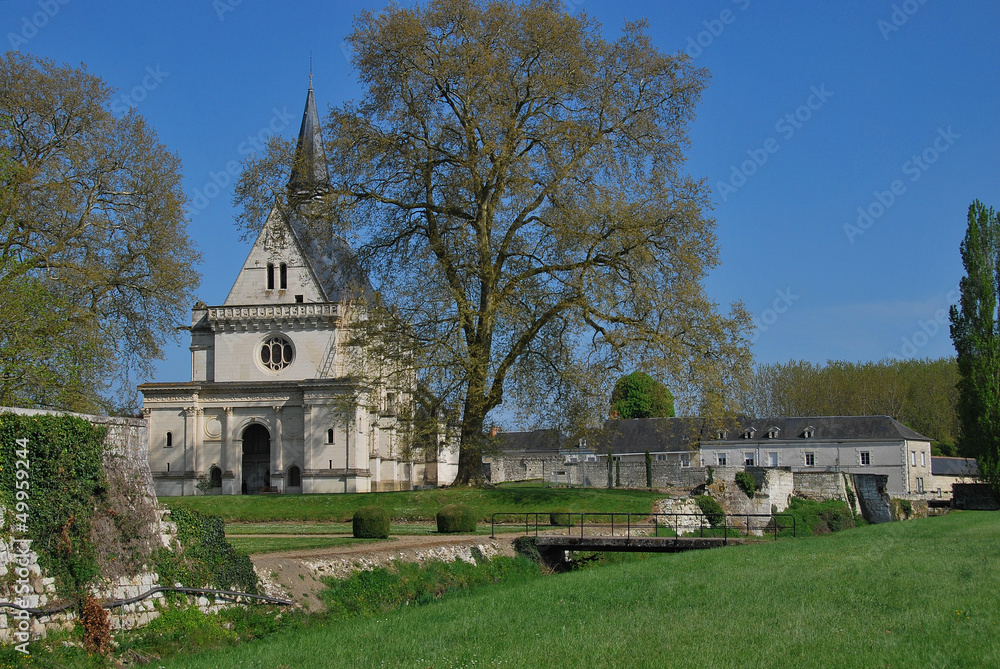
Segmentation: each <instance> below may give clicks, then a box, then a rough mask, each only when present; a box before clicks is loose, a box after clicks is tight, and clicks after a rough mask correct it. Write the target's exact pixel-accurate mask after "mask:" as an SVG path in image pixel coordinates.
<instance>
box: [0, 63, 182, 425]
mask: <svg viewBox="0 0 1000 669" xmlns="http://www.w3.org/2000/svg"><path fill="white" fill-rule="evenodd" d="M112 93H113V91H112V89H110V88H109V87H108V86H107V85H106V84H105V83H104V82H102V81H101V80H100V79H99V78H98V77H96V76H94V75H92V74H90V73H88V72H87V70H86V68H84V67H81V68H78V69H76V68H72V67H69V66H67V65H63V66H59V65H56V64H55V63H53V62H52V61H49V60H45V59H41V58H36V57H33V56H30V55H27V54H22V53H19V52H15V51H9V52H7V53H5V54H4V55H3V56H2V57H0V295H2V296H3V297H2V298H0V300H2V302H0V304H2V306H3V310H4V323H3V324H2V325H0V402H2V403H4V404H20V405H28V406H50V407H58V408H65V409H75V410H83V411H94V410H101V409H107V408H109V407H110V406H111V405H112V404H113V403H119V404H120V403H122V402H125V403H128V402H130V401H134V397H135V395H134V392H135V391H134V387H133V386H132V384H131V383H130V377H131V376H132V375H138V376H144V375H146V374H147V373H148V372H150V371H151V365H152V362H153V361H154V360H155V359H156V358H158V357H160V356H161V355H162V345H163V343H164V341H165V337H166V336H167V335H173V334H174V325H175V324H176V323H177V322H178V321H183V319H185V318H186V316H187V308H188V306H189V305H190V304H191V302H193V301H194V298H193V295H192V294H191V291H192V290H193V288H194V287H195V286H196V285H197V283H198V274H197V272H196V271H195V269H194V266H195V265H196V264H197V261H198V255H197V253H196V252H195V250H194V248H193V245H192V243H191V241H190V239H189V238H188V236H187V232H186V221H185V214H184V204H185V197H184V195H183V192H182V190H181V175H180V161H179V159H178V158H177V157H176V156H175V155H174V154H172V153H170V152H168V151H167V150H166V149H165V148H164V147H163V146H162V145H161V144H160V143H159V142H158V141H157V137H156V134H155V132H154V131H153V130H152V129H151V128H150V127H149V126H148V125H146V123H145V121H144V120H143V119H142V117H141V116H139V115H138V114H135V113H134V112H129V113H128V114H126V115H124V116H118V115H116V114H113V113H112V112H111V111H110V103H111V95H112ZM118 393H122V394H118Z"/></svg>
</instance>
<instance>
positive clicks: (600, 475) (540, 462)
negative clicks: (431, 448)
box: [486, 455, 708, 488]
mask: <svg viewBox="0 0 1000 669" xmlns="http://www.w3.org/2000/svg"><path fill="white" fill-rule="evenodd" d="M486 460H487V461H488V462H489V465H490V482H491V483H503V482H505V481H530V480H536V479H541V480H544V481H545V482H547V483H548V484H550V485H570V486H574V487H576V486H581V487H583V486H586V487H588V488H607V487H608V463H607V460H598V461H597V462H575V463H567V462H565V461H564V458H563V456H561V455H501V456H492V457H488V458H486ZM652 473H653V487H654V488H674V487H681V488H684V487H687V488H694V487H697V486H699V485H702V484H703V483H705V481H706V480H707V478H708V473H707V471H706V469H705V468H704V467H682V466H681V465H680V463H679V462H663V461H654V462H653V463H652ZM618 479H619V481H620V482H621V485H613V486H612V487H616V488H645V487H646V463H645V462H620V463H618ZM611 481H612V484H614V483H615V463H612V465H611Z"/></svg>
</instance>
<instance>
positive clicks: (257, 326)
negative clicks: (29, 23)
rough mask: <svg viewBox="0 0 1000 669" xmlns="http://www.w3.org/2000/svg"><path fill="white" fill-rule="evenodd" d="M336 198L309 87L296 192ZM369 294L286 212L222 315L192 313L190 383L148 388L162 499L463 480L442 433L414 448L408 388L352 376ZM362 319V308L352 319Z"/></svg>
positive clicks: (327, 243)
mask: <svg viewBox="0 0 1000 669" xmlns="http://www.w3.org/2000/svg"><path fill="white" fill-rule="evenodd" d="M328 188H329V174H328V171H327V164H326V156H325V155H324V151H323V141H322V131H321V127H320V122H319V115H318V113H317V110H316V102H315V97H314V94H313V88H312V83H311V81H310V85H309V91H308V93H307V96H306V106H305V111H304V113H303V117H302V125H301V128H300V130H299V137H298V144H297V147H296V152H295V161H294V164H293V168H292V171H291V175H290V178H289V182H288V190H289V193H290V195H292V196H293V197H292V198H290V199H292V200H293V201H296V200H297V201H298V202H300V203H302V204H303V206H306V207H307V206H308V203H309V200H310V199H311V198H313V197H317V196H320V195H322V194H323V193H324V192H325V190H326V189H328ZM371 290H372V289H371V288H370V286H369V285H368V283H367V281H366V280H365V279H364V277H363V276H362V275H361V272H360V270H358V269H357V263H356V262H354V257H353V255H352V254H351V250H350V248H349V247H348V245H347V243H346V242H345V241H344V240H343V239H342V238H340V237H338V236H336V235H335V234H333V231H332V226H330V225H329V223H328V222H327V223H326V224H324V225H319V226H318V225H317V224H316V222H315V220H307V217H306V216H305V215H303V214H302V212H301V210H298V209H295V210H289V209H288V207H283V206H279V205H278V204H275V206H274V207H273V208H272V209H271V212H270V214H269V216H268V218H267V221H266V222H265V224H264V226H263V227H262V229H261V230H260V233H259V234H258V236H257V239H256V241H255V242H254V245H253V248H252V249H251V250H250V254H249V256H248V257H247V259H246V262H245V263H244V264H243V267H242V269H241V270H240V272H239V275H238V276H237V277H236V281H235V283H234V284H233V287H232V290H230V292H229V296H228V297H227V298H226V300H225V302H224V303H223V304H221V305H219V306H208V305H205V304H204V303H202V302H200V301H199V302H198V303H197V304H195V305H194V308H193V310H192V321H191V328H190V332H191V380H190V381H188V382H178V383H147V384H143V385H141V386H139V390H140V391H141V392H142V393H143V397H144V400H143V414H144V416H145V418H146V419H147V421H148V425H149V462H150V469H151V470H152V474H153V481H154V484H155V486H156V493H157V495H161V496H178V495H196V494H224V495H239V494H258V493H284V494H296V493H306V494H308V493H344V492H380V491H389V490H409V489H413V488H417V487H435V486H441V485H448V484H450V483H452V482H453V481H454V479H455V476H456V474H457V471H458V466H457V461H458V453H457V449H456V448H455V447H454V444H453V443H450V442H448V441H447V440H446V439H445V438H444V436H443V435H442V437H441V438H439V439H437V440H436V443H428V444H423V448H420V449H410V448H407V445H406V444H404V441H405V440H404V438H403V436H404V434H403V433H404V432H405V430H404V429H403V428H404V427H405V425H403V418H402V417H401V416H399V415H397V407H398V406H400V405H401V404H402V403H403V402H405V401H406V399H407V398H408V397H409V393H408V389H407V388H398V387H397V388H394V387H391V386H389V384H387V383H366V382H364V381H362V380H360V379H359V375H358V374H356V373H352V372H353V371H354V370H352V368H351V365H350V362H349V361H350V359H351V357H350V356H357V355H363V352H359V351H358V350H357V349H354V348H351V347H348V346H347V345H346V344H345V342H346V335H347V329H346V328H347V325H348V324H349V323H350V322H351V319H352V318H357V317H358V315H359V314H358V313H357V312H358V310H359V307H358V306H357V304H356V300H355V299H354V298H355V297H357V296H358V295H359V294H362V293H365V292H369V291H371ZM352 310H353V311H352Z"/></svg>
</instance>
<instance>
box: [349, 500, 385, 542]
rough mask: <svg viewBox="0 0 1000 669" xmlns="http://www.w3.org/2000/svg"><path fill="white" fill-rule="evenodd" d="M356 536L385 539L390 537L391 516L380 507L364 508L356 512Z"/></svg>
mask: <svg viewBox="0 0 1000 669" xmlns="http://www.w3.org/2000/svg"><path fill="white" fill-rule="evenodd" d="M354 536H355V537H356V538H358V539H385V538H387V537H388V536H389V514H388V513H387V512H386V510H385V509H383V508H382V507H380V506H363V507H361V508H360V509H358V510H357V511H355V512H354Z"/></svg>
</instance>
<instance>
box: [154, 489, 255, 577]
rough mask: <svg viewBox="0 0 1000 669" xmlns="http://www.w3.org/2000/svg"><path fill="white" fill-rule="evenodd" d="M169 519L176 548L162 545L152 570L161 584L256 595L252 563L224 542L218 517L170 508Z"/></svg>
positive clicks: (223, 530)
mask: <svg viewBox="0 0 1000 669" xmlns="http://www.w3.org/2000/svg"><path fill="white" fill-rule="evenodd" d="M170 520H171V521H173V522H174V523H176V524H177V542H178V543H179V544H180V548H179V549H178V550H177V551H175V552H171V551H169V550H168V549H166V548H161V549H160V550H159V551H157V556H156V569H157V571H158V572H159V574H160V582H161V583H164V584H169V585H172V584H174V583H180V584H181V585H182V586H185V587H189V588H204V587H211V588H217V589H219V590H235V591H237V592H248V593H250V594H259V591H258V583H259V581H258V580H257V574H256V573H255V572H254V570H253V563H252V562H251V561H250V558H249V556H247V555H246V554H244V553H240V552H238V551H237V550H236V549H235V548H233V546H232V544H230V543H229V542H228V541H226V531H225V523H223V521H222V518H220V517H218V516H206V515H204V514H201V513H198V512H197V511H193V510H191V509H186V508H183V507H171V508H170Z"/></svg>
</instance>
